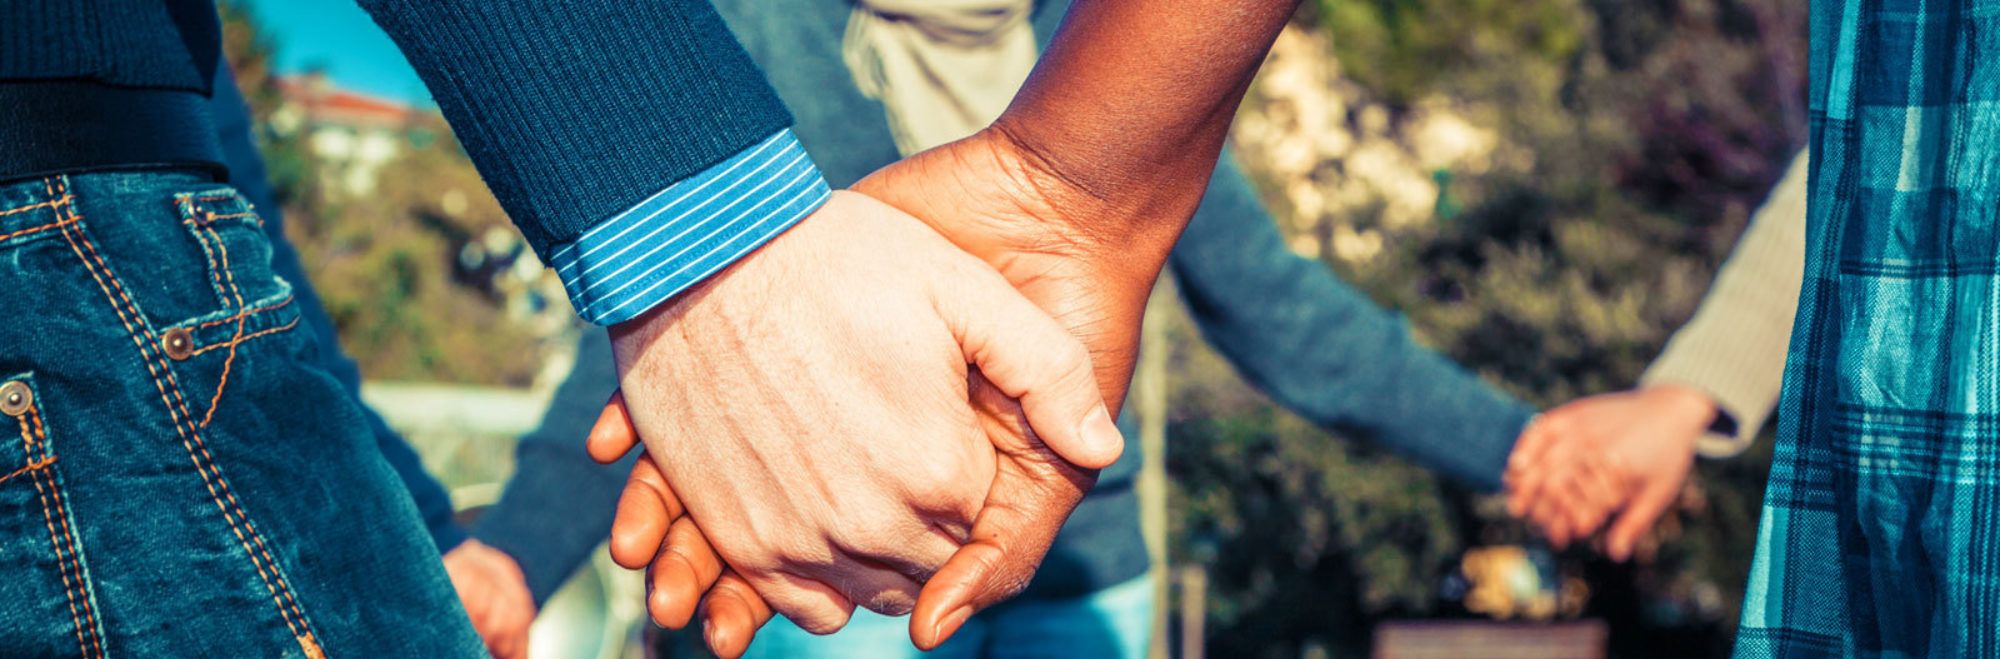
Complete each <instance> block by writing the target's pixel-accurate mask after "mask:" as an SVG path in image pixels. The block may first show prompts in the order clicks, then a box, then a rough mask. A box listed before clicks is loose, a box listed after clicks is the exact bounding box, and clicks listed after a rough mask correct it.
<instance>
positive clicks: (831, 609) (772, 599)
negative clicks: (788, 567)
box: [738, 572, 854, 635]
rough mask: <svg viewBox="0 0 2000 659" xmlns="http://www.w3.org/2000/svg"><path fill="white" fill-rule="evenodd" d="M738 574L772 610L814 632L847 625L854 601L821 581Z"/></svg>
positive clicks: (823, 632) (789, 576)
mask: <svg viewBox="0 0 2000 659" xmlns="http://www.w3.org/2000/svg"><path fill="white" fill-rule="evenodd" d="M738 574H741V576H742V578H743V580H744V581H745V582H747V583H748V584H749V585H750V587H752V588H754V589H755V590H756V591H757V594H758V595H759V596H761V597H763V599H764V602H765V603H767V604H769V605H770V607H771V610H772V611H775V612H777V613H778V614H780V615H783V616H785V619H787V620H790V621H792V624H795V625H798V626H799V629H803V630H806V631H807V632H809V633H813V634H822V635H824V634H831V633H834V632H837V631H840V628H841V627H844V626H846V625H847V619H848V618H849V617H852V616H853V615H854V602H852V601H850V600H848V599H847V597H846V596H844V595H841V594H840V591H838V590H835V589H834V588H833V587H832V586H829V585H827V584H825V583H823V582H820V581H815V580H812V579H808V578H805V577H801V576H798V575H794V574H787V573H783V572H769V573H765V574H762V575H756V574H742V573H738Z"/></svg>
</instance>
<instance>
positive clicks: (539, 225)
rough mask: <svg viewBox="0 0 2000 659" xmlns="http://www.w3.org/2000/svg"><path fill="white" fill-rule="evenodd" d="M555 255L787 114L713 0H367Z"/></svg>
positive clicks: (782, 122)
mask: <svg viewBox="0 0 2000 659" xmlns="http://www.w3.org/2000/svg"><path fill="white" fill-rule="evenodd" d="M361 5H362V6H363V7H364V8H366V9H367V10H368V12H369V13H370V14H372V15H373V16H374V17H375V21H376V22H377V23H379V24H381V26H382V28H383V29H384V30H385V31H387V32H388V33H389V36H390V37H391V38H392V39H394V40H395V41H396V43H397V45H399V46H401V47H402V49H403V53H404V54H405V55H407V56H408V57H409V59H410V63H411V64H412V65H414V66H415V67H416V69H417V72H418V74H419V75H421V76H422V77H423V79H424V82H425V84H426V85H428V86H429V87H430V90H431V94H432V95H433V96H435V97H436V99H437V102H438V106H439V108H440V109H442V110H443V111H444V115H445V118H446V119H448V120H450V121H451V125H452V129H453V130H454V131H456V132H457V134H458V137H459V140H460V141H461V142H462V143H463V144H464V145H465V150H466V153H467V155H469V156H470V157H471V158H472V162H473V164H474V165H476V166H478V168H479V172H480V174H481V175H482V176H484V177H485V179H486V184H487V186H488V187H490V188H492V190H493V194H494V195H495V196H497V197H498V198H499V199H500V203H501V204H502V205H503V206H504V207H505V208H506V209H507V212H508V214H509V215H510V216H511V217H512V218H513V220H514V222H515V224H517V225H519V226H520V227H521V232H522V233H523V234H525V235H526V236H527V238H528V242H529V243H530V244H531V245H533V246H534V248H535V250H536V252H537V253H538V254H541V255H542V257H543V259H544V261H546V260H547V259H548V256H549V254H550V252H551V251H552V250H553V249H554V248H555V247H556V246H557V245H561V244H564V243H567V242H570V241H574V240H575V239H576V238H577V237H578V236H580V235H581V234H582V233H583V232H584V231H585V230H587V229H589V228H590V227H591V226H593V225H594V224H596V223H598V222H601V221H604V220H605V219H607V218H610V217H612V216H614V215H616V214H618V213H621V212H623V211H625V210H626V209H628V208H631V207H633V206H634V205H636V204H638V203H639V202H641V201H644V200H646V199H647V198H648V197H650V196H652V195H653V194H654V193H656V192H659V191H660V190H663V189H666V188H667V187H668V186H671V185H672V184H674V183H676V182H678V181H680V180H682V179H685V178H687V177H689V176H692V175H694V174H695V173H696V172H699V171H701V170H703V169H706V168H708V167H709V166H711V165H714V164H716V163H719V162H721V161H723V160H724V159H727V158H729V157H730V156H732V155H735V154H736V153H738V152H740V151H742V150H743V149H745V148H747V147H750V146H752V145H755V144H757V143H758V142H761V141H762V140H764V139H765V138H767V137H770V136H771V135H772V134H774V133H776V132H778V131H779V130H781V129H783V128H785V127H787V126H789V125H790V124H791V115H790V114H788V113H787V112H786V111H785V108H784V105H783V104H782V103H781V102H780V101H779V100H778V97H777V95H776V94H775V93H773V92H772V91H771V88H770V86H769V85H768V84H766V83H765V81H764V78H763V74H762V73H761V72H759V71H758V69H757V67H756V65H755V64H753V63H751V61H750V58H749V56H748V55H745V54H744V52H743V49H742V48H741V47H740V46H739V45H737V43H736V40H735V37H734V36H732V35H731V34H730V32H729V29H728V27H727V26H725V25H724V24H723V22H722V19H721V18H720V17H719V16H717V15H716V13H715V9H714V8H713V7H711V6H709V4H708V3H707V2H705V1H702V0H643V1H640V2H586V1H576V0H569V1H563V0H361Z"/></svg>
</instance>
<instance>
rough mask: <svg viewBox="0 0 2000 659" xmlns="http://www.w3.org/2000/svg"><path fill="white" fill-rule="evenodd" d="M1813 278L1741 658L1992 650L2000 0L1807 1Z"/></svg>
mask: <svg viewBox="0 0 2000 659" xmlns="http://www.w3.org/2000/svg"><path fill="white" fill-rule="evenodd" d="M1811 32H1812V34H1811V37H1812V60H1811V64H1810V69H1811V73H1810V77H1811V89H1812V99H1811V109H1812V115H1811V120H1812V125H1811V135H1812V138H1811V139H1812V144H1811V147H1810V148H1811V149H1812V152H1813V156H1812V166H1811V167H1812V169H1811V183H1810V185H1811V197H1810V204H1809V210H1808V213H1807V217H1808V228H1807V238H1806V276H1805V281H1804V285H1803V287H1802V288H1801V290H1800V291H1799V310H1798V314H1799V315H1798V320H1797V322H1796V323H1795V324H1794V326H1793V330H1792V345H1791V352H1790V355H1789V358H1788V361H1787V363H1786V365H1785V388H1784V394H1783V398H1782V399H1781V400H1780V403H1779V417H1778V444H1777V453H1776V457H1775V459H1774V461H1773V463H1772V466H1771V481H1770V488H1769V490H1768V491H1767V493H1766V495H1765V500H1764V512H1763V518H1762V522H1761V523H1760V526H1759V528H1758V536H1757V557H1756V561H1755V562H1754V563H1753V564H1752V566H1751V576H1750V583H1749V588H1748V591H1747V593H1746V595H1745V598H1744V605H1743V620H1742V624H1741V627H1740V631H1739V632H1738V636H1737V641H1736V655H1737V656H1738V657H1995V656H2000V617H1996V614H2000V0H1959V1H1957V2H1950V1H1944V0H1934V1H1929V2H1926V1H1922V0H1869V1H1866V2H1864V1H1863V0H1814V2H1813V4H1812V27H1811Z"/></svg>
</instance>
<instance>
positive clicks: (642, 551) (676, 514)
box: [610, 455, 685, 570]
mask: <svg viewBox="0 0 2000 659" xmlns="http://www.w3.org/2000/svg"><path fill="white" fill-rule="evenodd" d="M651 458H652V456H650V455H647V456H643V457H641V458H640V459H639V461H638V462H637V463H636V464H633V465H632V475H631V476H629V477H627V478H626V479H625V492H624V493H623V494H620V495H619V496H618V513H617V515H616V516H615V517H613V518H612V522H611V542H610V544H611V560H612V561H613V562H616V563H618V565H620V566H622V567H624V568H625V569H628V570H637V569H639V568H642V567H645V566H646V565H647V564H648V563H651V562H652V560H653V557H654V556H655V555H657V554H658V553H659V550H660V542H661V540H663V539H665V538H666V536H667V529H668V528H669V527H671V526H672V525H673V523H674V520H676V519H679V518H680V517H681V515H682V514H683V513H684V512H685V510H684V509H683V508H681V502H680V498H679V497H676V496H674V490H673V488H671V487H669V486H668V485H667V478H666V476H663V475H661V474H660V469H659V466H658V465H656V464H654V462H653V460H652V459H651Z"/></svg>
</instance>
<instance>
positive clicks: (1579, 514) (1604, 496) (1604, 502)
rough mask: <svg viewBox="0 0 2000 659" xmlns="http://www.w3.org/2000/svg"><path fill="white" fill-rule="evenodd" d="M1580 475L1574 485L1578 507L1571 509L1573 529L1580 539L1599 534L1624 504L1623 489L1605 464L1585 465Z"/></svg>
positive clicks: (1586, 463) (1592, 462)
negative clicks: (1601, 528) (1607, 520)
mask: <svg viewBox="0 0 2000 659" xmlns="http://www.w3.org/2000/svg"><path fill="white" fill-rule="evenodd" d="M1581 471H1582V473H1581V474H1580V475H1579V477H1578V478H1576V479H1574V481H1573V484H1574V486H1575V488H1576V492H1577V493H1576V496H1577V497H1578V500H1577V504H1576V505H1574V506H1571V507H1570V528H1571V529H1574V530H1575V532H1576V535H1577V537H1584V536H1588V535H1590V534H1592V533H1596V532H1597V528H1598V527H1599V526H1602V525H1603V524H1604V521H1605V520H1606V519H1608V518H1609V517H1610V516H1611V512H1612V511H1614V510H1617V509H1618V507H1619V506H1620V505H1622V504H1623V503H1624V502H1623V501H1621V499H1622V498H1623V497H1622V496H1621V492H1622V490H1623V488H1621V487H1620V484H1619V483H1618V482H1617V481H1618V479H1617V478H1616V477H1615V476H1613V475H1612V473H1611V470H1610V469H1609V468H1607V467H1606V466H1605V465H1604V463H1603V461H1602V460H1594V459H1593V460H1587V461H1585V463H1584V465H1583V468H1582V469H1581Z"/></svg>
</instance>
